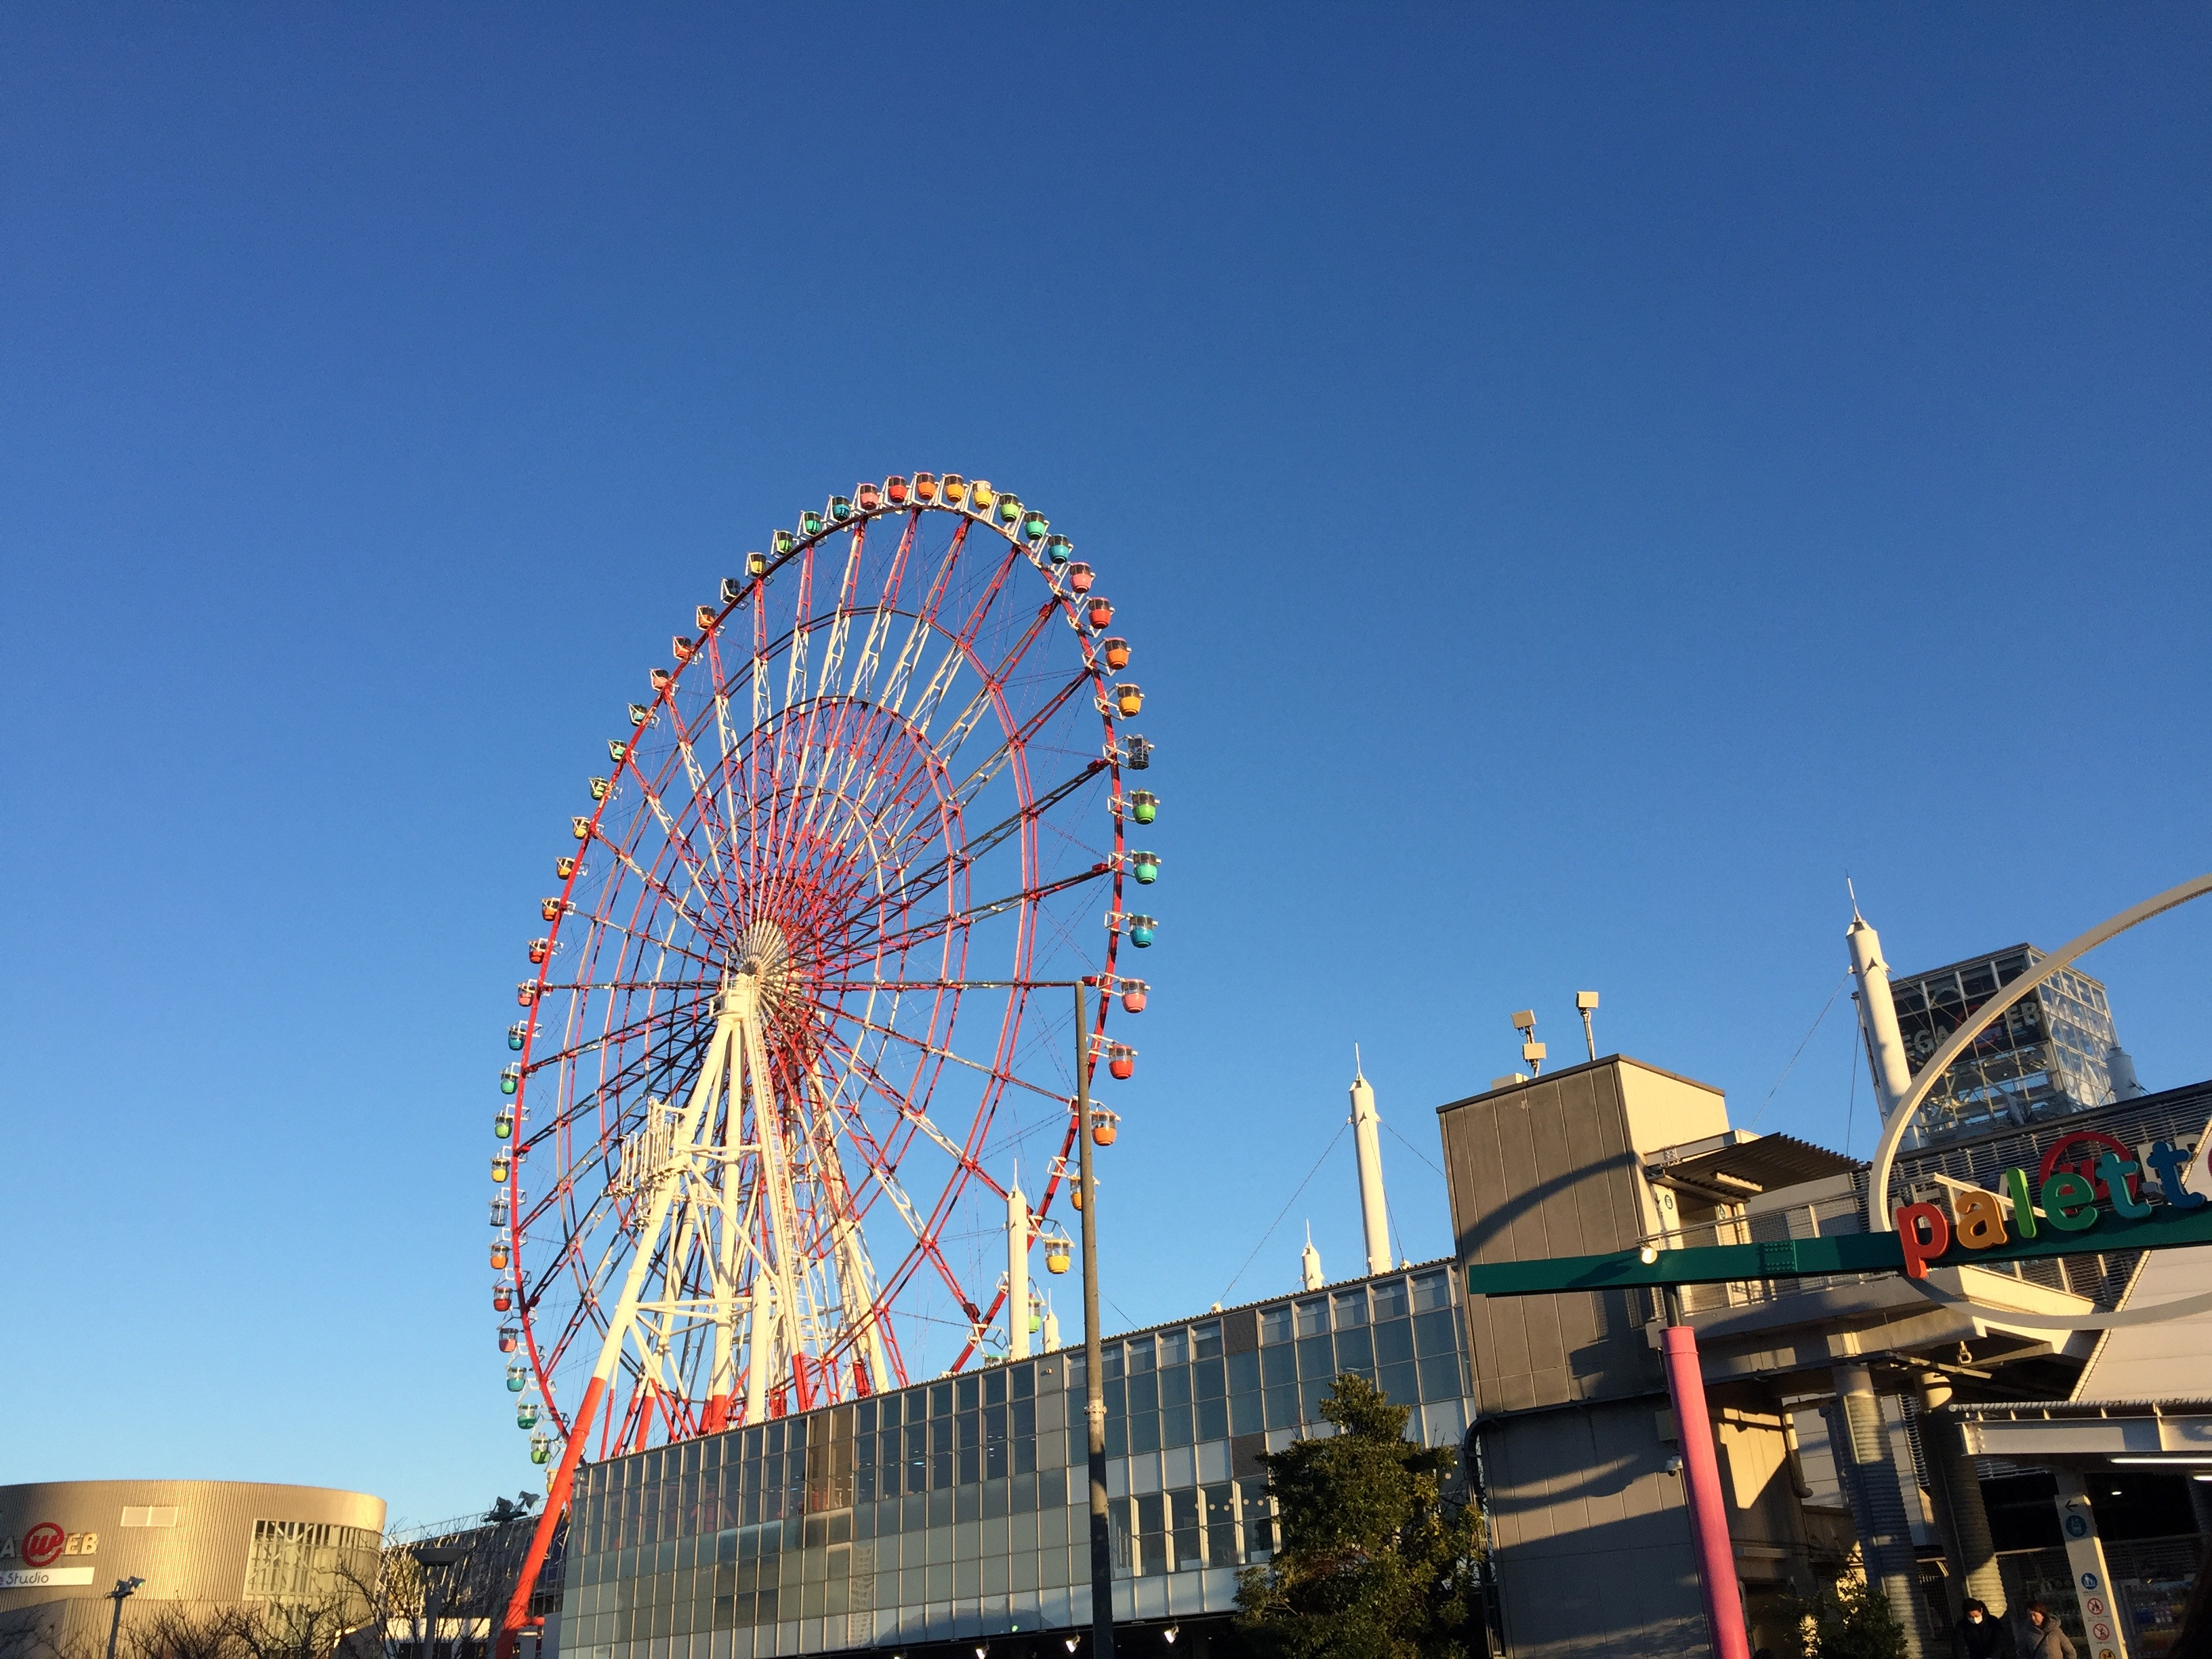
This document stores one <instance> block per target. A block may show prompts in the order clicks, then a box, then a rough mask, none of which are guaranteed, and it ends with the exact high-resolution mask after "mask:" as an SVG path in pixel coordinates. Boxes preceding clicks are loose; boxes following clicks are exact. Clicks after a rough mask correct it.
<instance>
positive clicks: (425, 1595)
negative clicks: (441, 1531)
mask: <svg viewBox="0 0 2212 1659" xmlns="http://www.w3.org/2000/svg"><path fill="white" fill-rule="evenodd" d="M468 1555H469V1553H468V1551H466V1550H465V1549H463V1548H460V1547H458V1546H456V1545H453V1544H433V1545H431V1546H429V1547H428V1548H424V1549H418V1550H416V1552H415V1562H416V1565H417V1566H418V1567H419V1568H420V1569H421V1570H422V1612H423V1614H424V1618H423V1626H424V1629H423V1632H422V1650H421V1651H420V1652H419V1653H417V1654H416V1659H438V1621H439V1620H441V1619H442V1618H444V1617H445V1616H446V1607H447V1603H449V1602H450V1601H452V1600H453V1580H452V1577H451V1576H450V1575H451V1573H452V1571H453V1567H454V1566H455V1565H457V1564H459V1563H461V1562H465V1561H466V1560H467V1559H468ZM433 1569H437V1570H439V1571H438V1576H437V1577H436V1578H435V1579H433V1578H432V1577H430V1574H431V1571H432V1570H433ZM433 1583H435V1584H436V1586H437V1587H438V1595H437V1599H436V1600H435V1601H433V1600H432V1599H431V1597H430V1587H431V1585H432V1584H433ZM110 1659H112V1656H110Z"/></svg>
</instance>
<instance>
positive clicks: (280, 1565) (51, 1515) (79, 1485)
mask: <svg viewBox="0 0 2212 1659" xmlns="http://www.w3.org/2000/svg"><path fill="white" fill-rule="evenodd" d="M383 1534H384V1500H383V1499H382V1498H371V1497H368V1495H366V1494H365V1493H362V1492H333V1491H331V1490H329V1489H327V1488H325V1487H322V1486H260V1485H256V1484H253V1483H251V1482H247V1481H240V1480H63V1481H54V1482H50V1483H45V1484H40V1485H33V1486H0V1632H13V1631H18V1630H21V1629H24V1628H26V1627H35V1628H38V1629H40V1630H41V1631H42V1632H43V1633H44V1634H45V1636H46V1639H47V1640H48V1641H49V1642H51V1643H53V1644H79V1643H80V1642H81V1639H82V1638H85V1637H87V1636H90V1637H92V1638H94V1639H95V1641H96V1642H99V1643H104V1642H105V1641H106V1636H107V1626H108V1616H109V1613H111V1611H112V1603H111V1602H110V1601H108V1600H107V1593H108V1591H109V1590H110V1589H112V1588H113V1587H114V1584H115V1582H116V1580H118V1579H119V1578H143V1580H145V1583H144V1584H143V1586H142V1587H141V1588H140V1589H139V1590H138V1591H137V1594H136V1595H134V1596H133V1597H132V1598H131V1601H130V1602H129V1604H128V1606H127V1607H126V1610H125V1614H124V1618H125V1624H126V1626H127V1625H129V1624H130V1623H131V1622H134V1621H137V1620H144V1619H148V1618H151V1617H156V1616H159V1614H160V1613H161V1611H162V1610H163V1609H164V1607H167V1606H171V1605H174V1606H179V1607H193V1608H199V1609H204V1608H210V1607H235V1606H240V1605H262V1606H267V1605H270V1604H288V1603H289V1604H300V1603H306V1602H314V1601H329V1600H337V1599H343V1597H345V1596H346V1595H347V1593H348V1591H349V1588H350V1587H351V1586H353V1585H356V1584H359V1583H363V1582H366V1583H371V1584H373V1583H374V1582H375V1577H376V1571H377V1563H378V1559H379V1554H380V1550H381V1547H382V1544H383Z"/></svg>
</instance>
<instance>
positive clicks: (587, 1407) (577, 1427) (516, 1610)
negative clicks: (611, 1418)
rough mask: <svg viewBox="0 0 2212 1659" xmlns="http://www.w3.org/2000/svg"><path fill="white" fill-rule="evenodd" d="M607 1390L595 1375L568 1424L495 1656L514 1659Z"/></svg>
mask: <svg viewBox="0 0 2212 1659" xmlns="http://www.w3.org/2000/svg"><path fill="white" fill-rule="evenodd" d="M606 1391H607V1385H606V1384H605V1383H604V1382H603V1381H601V1380H600V1379H599V1378H598V1377H596V1376H595V1377H593V1378H592V1380H591V1383H590V1384H589V1385H588V1386H587V1387H586V1389H584V1400H583V1403H582V1404H581V1405H580V1406H578V1407H576V1420H575V1422H574V1424H573V1425H571V1426H570V1428H569V1431H568V1443H567V1444H566V1445H565V1446H563V1447H562V1450H561V1467H560V1468H559V1470H558V1471H557V1472H556V1474H554V1476H553V1484H552V1485H551V1486H550V1487H548V1488H547V1489H546V1492H545V1507H544V1509H543V1510H539V1511H538V1526H537V1528H536V1529H535V1530H534V1531H532V1533H531V1534H530V1548H529V1550H528V1551H527V1552H526V1553H525V1554H524V1556H523V1558H522V1575H521V1577H519V1578H517V1579H516V1580H515V1581H514V1595H513V1597H512V1598H511V1599H510V1600H509V1601H507V1612H506V1613H505V1615H504V1616H503V1617H501V1620H500V1621H499V1643H498V1648H497V1651H496V1653H495V1659H514V1644H515V1638H516V1637H517V1636H519V1635H520V1633H521V1632H522V1627H523V1626H524V1624H525V1623H526V1622H527V1621H528V1620H529V1618H530V1598H531V1595H532V1594H533V1593H534V1592H535V1591H536V1589H538V1572H539V1571H540V1570H541V1569H542V1568H543V1567H544V1565H545V1553H546V1551H547V1550H549V1549H550V1548H551V1547H552V1545H553V1529H554V1528H556V1527H557V1526H558V1525H560V1523H561V1513H562V1510H565V1509H567V1508H568V1490H569V1487H570V1486H573V1485H574V1482H575V1479H576V1465H577V1463H578V1462H580V1461H581V1460H582V1458H583V1455H584V1437H585V1435H586V1432H587V1431H589V1430H590V1428H591V1426H592V1419H594V1418H596V1417H597V1416H598V1415H599V1406H600V1403H601V1401H602V1400H603V1399H604V1397H605V1394H606Z"/></svg>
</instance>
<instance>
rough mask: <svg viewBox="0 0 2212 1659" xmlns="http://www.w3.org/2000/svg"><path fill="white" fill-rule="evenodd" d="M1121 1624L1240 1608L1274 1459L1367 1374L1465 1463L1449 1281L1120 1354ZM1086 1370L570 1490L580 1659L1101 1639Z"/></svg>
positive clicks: (1347, 1293)
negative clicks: (1071, 1633) (1346, 1381)
mask: <svg viewBox="0 0 2212 1659" xmlns="http://www.w3.org/2000/svg"><path fill="white" fill-rule="evenodd" d="M1103 1360H1104V1363H1103V1386H1104V1393H1105V1397H1106V1409H1107V1419H1106V1452H1107V1469H1108V1480H1107V1490H1108V1492H1109V1513H1110V1515H1111V1517H1112V1522H1113V1538H1114V1572H1115V1617H1116V1618H1117V1619H1156V1618H1157V1619H1165V1618H1183V1617H1189V1616H1193V1615H1197V1614H1202V1613H1225V1612H1227V1611H1229V1610H1230V1609H1231V1607H1232V1606H1233V1605H1234V1601H1235V1597H1236V1593H1237V1569H1238V1568H1240V1567H1242V1566H1243V1565H1247V1564H1249V1563H1251V1562H1255V1561H1264V1560H1266V1559H1267V1558H1268V1556H1269V1554H1270V1553H1271V1552H1272V1550H1273V1545H1274V1521H1273V1508H1272V1504H1271V1502H1270V1500H1269V1498H1268V1497H1267V1480H1266V1476H1265V1475H1264V1474H1263V1473H1262V1471H1261V1467H1260V1464H1259V1461H1258V1460H1259V1455H1260V1454H1261V1452H1263V1451H1267V1450H1270V1449H1280V1448H1281V1447H1283V1446H1285V1445H1287V1444H1289V1443H1290V1442H1291V1441H1292V1440H1293V1439H1295V1438H1297V1437H1298V1436H1299V1435H1301V1434H1303V1433H1309V1432H1312V1431H1315V1430H1316V1428H1318V1429H1320V1430H1322V1431H1326V1429H1327V1426H1328V1425H1326V1424H1323V1423H1322V1421H1321V1419H1320V1416H1319V1413H1318V1410H1317V1406H1318V1403H1319V1401H1320V1399H1321V1396H1322V1394H1323V1393H1324V1392H1326V1390H1327V1389H1328V1385H1329V1383H1330V1382H1331V1381H1332V1380H1333V1379H1334V1377H1335V1376H1337V1375H1338V1374H1339V1373H1340V1372H1342V1371H1355V1372H1358V1373H1359V1374H1360V1375H1362V1376H1366V1377H1368V1378H1370V1380H1372V1381H1374V1382H1376V1383H1378V1384H1379V1385H1380V1386H1381V1387H1382V1388H1383V1389H1384V1390H1385V1391H1386V1392H1387V1393H1388V1394H1389V1396H1390V1398H1391V1399H1392V1400H1394V1401H1396V1402H1398V1403H1399V1404H1401V1405H1405V1406H1408V1407H1413V1416H1412V1418H1411V1419H1410V1420H1409V1422H1408V1425H1407V1433H1408V1435H1409V1436H1418V1437H1420V1438H1421V1439H1422V1440H1423V1441H1424V1442H1425V1443H1429V1444H1431V1445H1449V1446H1453V1447H1456V1446H1457V1445H1458V1444H1459V1443H1460V1441H1461V1439H1462V1437H1463V1436H1464V1434H1465V1431H1466V1429H1467V1423H1468V1397H1467V1396H1468V1388H1467V1364H1466V1340H1465V1335H1464V1332H1463V1329H1462V1323H1461V1320H1460V1316H1459V1312H1458V1310H1457V1307H1456V1306H1455V1303H1454V1300H1453V1297H1452V1287H1451V1279H1450V1273H1449V1267H1448V1264H1445V1263H1441V1262H1439V1263H1432V1264H1429V1265H1427V1266H1425V1267H1417V1268H1413V1269H1409V1270H1407V1271H1406V1272H1402V1273H1386V1274H1383V1275H1380V1276H1378V1277H1376V1278H1373V1279H1361V1280H1357V1281H1354V1282H1352V1283H1351V1284H1347V1285H1334V1286H1330V1287H1327V1288H1325V1289H1323V1290H1322V1291H1315V1292H1311V1293H1310V1294H1307V1295H1304V1296H1298V1297H1288V1298H1285V1299H1283V1300H1281V1301H1276V1302H1267V1303H1261V1304H1253V1305H1250V1306H1247V1307H1243V1308H1235V1309H1231V1310H1227V1311H1226V1312H1218V1313H1209V1314H1207V1315H1206V1316H1205V1317H1203V1318H1200V1319H1197V1320H1192V1321H1188V1322H1183V1323H1180V1324H1173V1325H1165V1326H1160V1327H1157V1328H1153V1329H1151V1330H1146V1331H1140V1332H1138V1333H1136V1334H1133V1335H1129V1336H1122V1337H1116V1338H1115V1339H1113V1340H1110V1341H1109V1342H1108V1343H1107V1344H1106V1345H1105V1348H1104V1352H1103ZM1084 1396H1085V1369H1084V1356H1083V1351H1082V1350H1081V1349H1080V1348H1075V1349H1061V1350H1059V1351H1057V1352H1053V1353H1049V1354H1046V1355H1043V1356H1042V1357H1040V1358H1034V1359H1027V1360H1019V1361H1013V1362H1010V1363H1006V1364H994V1365H991V1366H988V1367H986V1368H985V1369H983V1370H980V1371H974V1372H968V1373H963V1374H961V1375H958V1376H947V1377H942V1378H939V1379H938V1380H936V1381H934V1382H929V1383H916V1384H915V1385H914V1386H912V1387H910V1388H907V1389H901V1390H899V1391H898V1392H896V1393H894V1394H886V1395H878V1396H876V1397H874V1398H872V1399H868V1400H863V1401H858V1402H856V1403H853V1404H848V1405H842V1406H834V1407H827V1408H825V1409H823V1410H819V1411H816V1412H811V1413H805V1414H802V1415H796V1416H791V1417H786V1418H781V1419H776V1420H775V1421H773V1422H769V1423H765V1424H760V1425H754V1426H752V1427H750V1428H743V1429H734V1430H732V1431H728V1432H726V1433H724V1434H720V1435H715V1436H711V1437H707V1438H704V1439H699V1440H692V1441H687V1442H684V1443H681V1444H678V1445H671V1446H664V1447H658V1448H655V1449H652V1450H649V1451H645V1452H641V1453H637V1454H635V1455H629V1456H623V1457H617V1458H612V1459H610V1460H609V1461H607V1462H604V1463H599V1464H595V1465H590V1466H587V1467H586V1468H580V1470H579V1471H578V1473H577V1485H576V1492H575V1497H574V1509H573V1516H572V1520H571V1524H570V1529H569V1534H568V1544H569V1548H568V1559H567V1563H566V1571H565V1572H564V1574H563V1576H562V1594H561V1636H560V1649H561V1652H562V1656H563V1659H769V1656H776V1655H785V1654H813V1653H831V1652H836V1651H838V1650H842V1649H848V1648H863V1647H880V1646H884V1645H886V1644H907V1643H921V1642H926V1641H939V1640H950V1639H954V1638H979V1639H985V1638H991V1637H994V1636H1003V1635H1006V1634H1008V1633H1009V1632H1015V1631H1018V1632H1021V1633H1023V1634H1024V1635H1026V1634H1028V1633H1030V1632H1040V1631H1048V1630H1073V1629H1077V1628H1085V1627H1087V1626H1089V1625H1090V1622H1091V1583H1090V1580H1091V1568H1090V1553H1089V1550H1090V1546H1089V1537H1090V1533H1089V1517H1088V1506H1089V1501H1090V1500H1089V1488H1088V1477H1087V1474H1086V1469H1085V1463H1086V1459H1085V1433H1084V1418H1083V1403H1084Z"/></svg>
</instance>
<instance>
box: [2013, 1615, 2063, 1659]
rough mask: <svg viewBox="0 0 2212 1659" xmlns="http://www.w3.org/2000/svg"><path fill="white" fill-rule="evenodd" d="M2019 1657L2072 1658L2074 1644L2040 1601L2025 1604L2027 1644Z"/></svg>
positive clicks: (2028, 1658) (2029, 1658)
mask: <svg viewBox="0 0 2212 1659" xmlns="http://www.w3.org/2000/svg"><path fill="white" fill-rule="evenodd" d="M2021 1659H2074V1644H2073V1643H2071V1642H2070V1641H2069V1640H2067V1638H2066V1632H2064V1631H2063V1630H2061V1629H2059V1628H2058V1621H2057V1620H2056V1619H2053V1618H2052V1617H2051V1609H2050V1608H2048V1607H2045V1606H2044V1605H2043V1603H2042V1602H2040V1601H2031V1602H2029V1603H2028V1604H2027V1646H2026V1647H2024V1648H2022V1649H2021Z"/></svg>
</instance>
